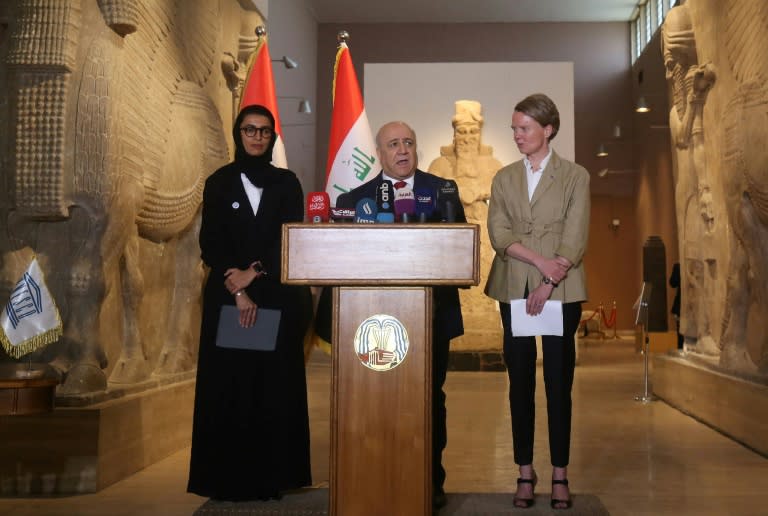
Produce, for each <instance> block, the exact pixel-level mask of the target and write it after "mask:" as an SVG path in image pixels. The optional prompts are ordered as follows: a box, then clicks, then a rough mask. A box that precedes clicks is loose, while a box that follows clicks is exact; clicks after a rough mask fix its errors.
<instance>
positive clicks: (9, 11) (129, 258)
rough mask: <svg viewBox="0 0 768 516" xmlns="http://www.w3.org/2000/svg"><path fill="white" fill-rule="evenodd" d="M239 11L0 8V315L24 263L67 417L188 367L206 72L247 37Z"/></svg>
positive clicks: (158, 2)
mask: <svg viewBox="0 0 768 516" xmlns="http://www.w3.org/2000/svg"><path fill="white" fill-rule="evenodd" d="M246 4H247V7H246V6H245V5H243V4H242V3H241V2H240V1H238V0H221V1H214V2H212V1H209V0H184V1H181V0H97V1H88V2H83V1H82V0H58V1H54V0H50V1H44V0H21V1H19V2H16V3H15V4H14V5H13V8H10V7H8V4H7V3H3V5H2V6H0V86H8V87H7V88H6V87H4V88H3V89H2V92H0V95H2V96H3V99H2V100H3V102H0V113H2V114H3V117H2V122H3V123H5V124H7V126H4V127H8V128H9V129H10V131H0V182H1V183H2V184H3V185H7V187H8V188H6V189H3V192H1V193H0V216H2V218H3V222H2V224H1V225H2V227H3V229H4V230H5V231H3V232H2V235H0V286H1V287H2V291H3V292H2V294H3V299H0V303H4V302H5V299H6V297H5V295H6V294H7V292H6V291H9V289H10V287H11V286H12V285H13V284H15V282H16V281H17V280H18V277H19V274H20V271H21V270H23V266H24V263H25V262H26V261H28V260H27V258H28V256H29V253H31V252H33V251H34V252H35V253H36V254H37V255H38V258H39V259H40V262H41V265H42V266H43V269H44V270H45V272H46V276H47V279H48V283H49V287H50V288H51V291H52V292H53V294H54V296H55V297H56V298H57V302H58V304H59V306H60V308H61V312H62V318H63V320H64V336H63V337H62V339H61V340H60V341H59V342H58V343H56V344H54V345H51V346H49V347H48V348H46V349H45V350H43V351H42V352H41V353H40V354H39V355H38V356H37V357H36V358H38V359H42V360H45V361H50V362H51V363H52V364H54V365H55V367H56V368H57V369H58V370H60V371H61V372H62V374H63V375H64V384H63V385H61V386H60V387H59V389H58V390H57V394H58V395H59V397H60V398H62V399H63V398H65V397H66V399H68V400H70V404H73V403H74V404H78V403H79V402H76V401H71V400H74V399H79V398H80V397H82V400H83V402H85V401H86V400H94V401H95V400H97V399H98V398H99V396H106V397H109V396H110V394H109V390H110V389H118V390H121V391H123V392H128V391H133V390H135V389H137V388H141V385H147V383H148V382H149V380H150V379H151V378H152V377H153V375H154V376H158V375H159V376H163V377H164V380H163V381H173V380H172V379H173V378H177V377H181V376H184V374H186V373H188V372H189V371H190V370H191V369H193V368H194V366H195V363H196V360H195V358H196V350H197V339H198V332H199V324H200V313H199V312H200V290H201V287H202V279H203V274H204V271H203V267H202V264H201V262H200V251H199V247H198V244H197V234H198V230H199V207H200V202H201V194H202V188H203V184H204V181H205V178H206V177H207V176H208V174H210V173H211V172H212V171H214V170H215V169H216V168H218V167H219V166H220V165H222V164H223V163H225V162H226V161H228V159H229V157H228V156H229V149H228V146H229V144H230V142H229V140H230V139H231V138H230V136H229V135H230V132H231V123H232V120H233V118H232V116H233V115H232V106H233V104H234V98H233V91H232V90H231V89H230V88H229V87H228V78H227V77H226V76H225V75H224V70H223V69H222V66H221V63H222V61H223V60H224V58H225V56H227V55H232V56H235V55H238V54H239V53H241V51H242V48H241V45H240V41H239V39H238V38H239V35H240V32H241V31H245V32H244V34H248V33H251V34H252V33H253V29H254V28H255V26H256V25H259V24H261V23H263V20H262V19H261V17H260V15H259V14H258V12H257V11H255V10H254V8H253V7H252V5H251V4H250V3H248V2H246ZM51 13H55V15H56V16H55V17H52V15H51ZM49 19H50V20H52V21H51V22H50V23H48V20H49ZM244 19H247V20H249V25H251V26H249V27H244V26H243V23H244V22H243V20H244ZM35 21H42V22H44V23H43V27H44V30H43V31H42V32H41V31H40V27H39V26H36V25H35ZM54 22H55V23H54ZM6 29H7V30H6ZM35 30H37V31H38V32H35ZM32 49H34V52H32ZM32 54H34V56H32ZM51 56H53V57H51ZM54 57H55V58H56V59H54ZM246 58H247V56H246ZM239 64H244V63H239ZM22 86H23V87H22ZM6 115H7V116H6ZM17 150H18V152H17ZM6 287H7V288H6ZM0 360H4V358H2V357H0ZM180 375H181V376H180ZM169 379H170V380H169ZM107 380H109V383H107ZM105 389H107V391H106V392H107V393H106V394H98V393H100V392H101V391H104V390H105ZM125 389H128V390H127V391H126V390H125ZM115 392H116V391H115Z"/></svg>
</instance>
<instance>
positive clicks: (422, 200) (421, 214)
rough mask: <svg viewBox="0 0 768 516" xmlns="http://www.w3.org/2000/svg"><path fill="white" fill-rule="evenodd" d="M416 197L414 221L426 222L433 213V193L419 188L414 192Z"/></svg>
mask: <svg viewBox="0 0 768 516" xmlns="http://www.w3.org/2000/svg"><path fill="white" fill-rule="evenodd" d="M414 197H416V209H415V214H416V220H418V221H419V222H427V221H429V220H430V219H431V218H432V213H433V212H434V211H435V192H434V191H433V190H430V189H428V188H419V189H418V190H416V191H415V192H414Z"/></svg>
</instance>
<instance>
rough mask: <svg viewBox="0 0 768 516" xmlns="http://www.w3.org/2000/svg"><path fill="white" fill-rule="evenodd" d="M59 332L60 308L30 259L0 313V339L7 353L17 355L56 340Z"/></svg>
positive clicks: (34, 262) (38, 269) (35, 262)
mask: <svg viewBox="0 0 768 516" xmlns="http://www.w3.org/2000/svg"><path fill="white" fill-rule="evenodd" d="M61 333H62V324H61V317H60V316H59V310H58V309H57V308H56V303H55V302H54V301H53V297H52V296H51V294H50V292H49V291H48V287H47V286H46V285H45V278H44V276H43V271H42V269H40V265H39V264H38V263H37V258H33V259H32V263H30V264H29V267H28V268H27V270H26V271H25V272H24V274H23V275H22V277H21V279H20V280H19V281H18V283H16V286H15V287H14V288H13V290H12V291H11V297H10V299H8V304H7V305H6V306H5V309H4V310H3V313H2V314H0V342H2V344H3V348H4V349H5V351H6V353H8V355H10V356H11V357H13V358H20V357H22V356H24V355H26V354H27V353H31V352H33V351H36V350H38V349H40V348H42V347H44V346H47V345H48V344H51V343H53V342H56V341H57V340H58V339H59V337H61Z"/></svg>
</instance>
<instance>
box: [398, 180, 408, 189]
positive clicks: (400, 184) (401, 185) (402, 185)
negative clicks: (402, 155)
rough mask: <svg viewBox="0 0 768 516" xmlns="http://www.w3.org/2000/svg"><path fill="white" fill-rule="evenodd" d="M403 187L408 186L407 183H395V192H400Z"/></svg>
mask: <svg viewBox="0 0 768 516" xmlns="http://www.w3.org/2000/svg"><path fill="white" fill-rule="evenodd" d="M405 186H408V183H406V182H405V181H398V182H397V183H395V190H400V189H401V188H403V187H405Z"/></svg>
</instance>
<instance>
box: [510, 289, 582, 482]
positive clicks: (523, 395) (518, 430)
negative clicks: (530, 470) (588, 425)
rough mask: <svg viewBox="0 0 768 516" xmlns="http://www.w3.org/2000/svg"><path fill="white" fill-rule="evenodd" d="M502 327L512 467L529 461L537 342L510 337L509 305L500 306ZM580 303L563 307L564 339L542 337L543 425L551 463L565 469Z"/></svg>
mask: <svg viewBox="0 0 768 516" xmlns="http://www.w3.org/2000/svg"><path fill="white" fill-rule="evenodd" d="M499 309H500V312H501V322H502V325H503V326H504V362H505V364H506V366H507V375H508V376H509V410H510V413H511V415H512V445H513V449H514V455H515V463H516V464H520V465H527V464H532V463H533V435H534V421H535V411H536V405H535V394H536V338H535V337H514V336H513V335H512V331H511V321H510V308H509V303H502V302H500V303H499ZM580 319H581V303H580V302H579V303H563V337H557V336H552V335H547V336H544V337H542V348H543V351H544V387H545V390H546V393H547V427H548V429H549V454H550V460H551V462H552V465H553V466H555V467H565V466H567V465H568V461H569V458H570V447H571V387H572V386H573V370H574V367H575V365H576V341H575V337H574V335H575V333H576V329H577V328H578V325H579V320H580Z"/></svg>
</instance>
